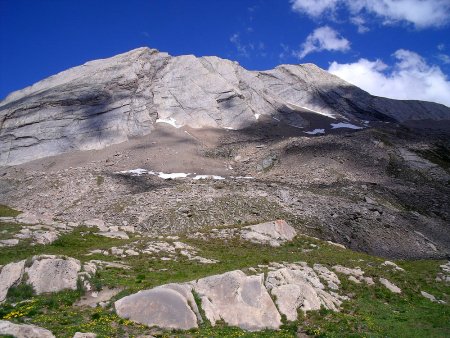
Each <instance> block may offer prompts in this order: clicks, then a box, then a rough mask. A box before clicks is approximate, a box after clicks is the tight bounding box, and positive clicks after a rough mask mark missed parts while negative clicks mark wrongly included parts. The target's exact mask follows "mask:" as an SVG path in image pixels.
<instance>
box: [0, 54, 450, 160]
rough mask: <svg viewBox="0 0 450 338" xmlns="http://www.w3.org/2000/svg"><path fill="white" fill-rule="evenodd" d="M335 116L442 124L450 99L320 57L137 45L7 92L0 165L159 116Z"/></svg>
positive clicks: (94, 145) (236, 125)
mask: <svg viewBox="0 0 450 338" xmlns="http://www.w3.org/2000/svg"><path fill="white" fill-rule="evenodd" d="M330 119H332V120H334V121H335V122H336V123H347V124H349V125H352V126H354V127H355V129H357V128H358V129H359V128H365V127H367V126H370V123H372V122H374V123H376V122H396V123H402V124H405V125H408V123H409V122H410V121H413V122H415V124H416V125H417V124H420V123H421V121H425V120H430V121H432V122H438V124H440V125H446V124H447V122H448V121H450V108H448V107H446V106H444V105H440V104H437V103H432V102H422V101H401V100H392V99H386V98H380V97H375V96H372V95H370V94H369V93H367V92H365V91H363V90H362V89H360V88H358V87H356V86H353V85H351V84H349V83H348V82H345V81H344V80H342V79H340V78H338V77H337V76H334V75H332V74H329V73H328V72H326V71H325V70H322V69H321V68H319V67H317V66H316V65H314V64H303V65H279V66H277V67H275V68H274V69H272V70H265V71H248V70H246V69H245V68H243V67H241V66H240V65H239V64H238V63H237V62H235V61H230V60H226V59H221V58H218V57H215V56H205V57H195V56H193V55H182V56H170V55H169V54H168V53H163V52H159V51H157V50H156V49H150V48H147V47H141V48H137V49H134V50H131V51H129V52H126V53H122V54H119V55H116V56H113V57H111V58H106V59H99V60H94V61H89V62H87V63H85V64H83V65H81V66H77V67H74V68H70V69H68V70H65V71H63V72H60V73H58V74H56V75H53V76H51V77H49V78H46V79H44V80H42V81H39V82H37V83H35V84H33V85H32V86H29V87H26V88H24V89H22V90H19V91H16V92H13V93H11V94H9V95H8V96H7V97H6V98H5V99H4V100H3V101H1V102H0V141H1V143H0V165H16V164H21V163H26V162H29V161H31V160H35V159H39V158H43V157H47V156H52V155H57V154H61V153H66V152H70V151H74V150H92V149H102V148H104V147H106V146H109V145H112V144H117V143H121V142H124V141H127V140H129V139H130V138H132V137H139V136H144V135H147V134H149V133H150V132H152V130H153V129H154V128H155V125H156V124H157V123H159V122H166V123H171V124H172V125H174V126H176V127H183V126H187V127H192V128H221V129H244V128H248V127H250V126H252V125H255V124H261V123H265V124H268V125H269V126H271V125H274V124H277V123H279V122H282V123H285V124H287V125H289V126H293V127H296V128H298V129H299V133H300V134H302V133H303V135H304V136H307V135H308V134H310V133H312V132H314V131H317V130H323V131H324V132H328V131H329V130H331V129H332V127H330ZM441 122H443V123H441Z"/></svg>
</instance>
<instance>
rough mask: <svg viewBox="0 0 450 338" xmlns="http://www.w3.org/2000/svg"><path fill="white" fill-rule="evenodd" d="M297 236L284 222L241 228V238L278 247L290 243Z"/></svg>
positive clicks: (278, 221)
mask: <svg viewBox="0 0 450 338" xmlns="http://www.w3.org/2000/svg"><path fill="white" fill-rule="evenodd" d="M296 235H297V232H296V231H295V229H294V228H293V227H291V226H290V225H289V224H287V223H286V221H284V220H277V221H272V222H266V223H260V224H255V225H250V226H247V227H244V228H242V231H241V236H242V238H243V239H246V240H248V241H251V242H255V243H261V244H269V245H271V246H280V245H281V244H282V243H284V242H287V241H292V240H293V239H294V237H295V236H296Z"/></svg>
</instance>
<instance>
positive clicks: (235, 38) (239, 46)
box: [230, 33, 250, 58]
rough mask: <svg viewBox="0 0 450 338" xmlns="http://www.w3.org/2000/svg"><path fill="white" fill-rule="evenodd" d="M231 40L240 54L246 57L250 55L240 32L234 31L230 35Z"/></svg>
mask: <svg viewBox="0 0 450 338" xmlns="http://www.w3.org/2000/svg"><path fill="white" fill-rule="evenodd" d="M230 42H231V43H232V44H233V45H234V46H235V47H236V49H237V51H238V54H239V55H240V56H244V57H246V58H248V57H250V54H249V52H248V47H247V46H246V45H244V44H243V43H242V42H241V38H240V36H239V33H234V34H233V35H232V36H230Z"/></svg>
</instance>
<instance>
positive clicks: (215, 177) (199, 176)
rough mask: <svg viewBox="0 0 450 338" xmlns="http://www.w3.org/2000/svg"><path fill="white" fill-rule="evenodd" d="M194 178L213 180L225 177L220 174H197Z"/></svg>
mask: <svg viewBox="0 0 450 338" xmlns="http://www.w3.org/2000/svg"><path fill="white" fill-rule="evenodd" d="M192 179H193V180H207V179H213V180H224V179H225V177H222V176H218V175H197V176H195V177H193V178H192Z"/></svg>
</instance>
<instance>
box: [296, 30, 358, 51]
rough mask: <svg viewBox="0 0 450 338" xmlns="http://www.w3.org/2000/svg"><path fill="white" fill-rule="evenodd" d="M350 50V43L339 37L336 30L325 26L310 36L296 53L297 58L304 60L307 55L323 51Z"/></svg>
mask: <svg viewBox="0 0 450 338" xmlns="http://www.w3.org/2000/svg"><path fill="white" fill-rule="evenodd" d="M349 49H350V42H349V41H348V40H347V39H345V38H343V37H342V36H340V35H339V33H338V32H336V31H335V30H334V29H332V28H330V27H328V26H324V27H319V28H317V29H315V30H314V32H312V33H311V34H309V35H308V37H307V38H306V41H305V42H304V43H303V44H302V46H301V49H300V50H299V51H298V52H295V53H294V54H295V56H297V57H298V58H299V59H303V58H304V57H305V56H306V55H308V54H310V53H313V52H320V51H323V50H329V51H341V52H345V51H347V50H349Z"/></svg>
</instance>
